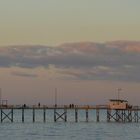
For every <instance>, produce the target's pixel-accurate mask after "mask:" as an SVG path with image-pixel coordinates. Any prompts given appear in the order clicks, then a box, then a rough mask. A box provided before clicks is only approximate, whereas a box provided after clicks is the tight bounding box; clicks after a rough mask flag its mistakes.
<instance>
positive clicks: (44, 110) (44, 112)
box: [43, 108, 46, 122]
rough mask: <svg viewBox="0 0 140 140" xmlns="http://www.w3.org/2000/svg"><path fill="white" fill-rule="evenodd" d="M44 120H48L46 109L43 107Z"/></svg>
mask: <svg viewBox="0 0 140 140" xmlns="http://www.w3.org/2000/svg"><path fill="white" fill-rule="evenodd" d="M43 121H44V122H46V109H45V108H43Z"/></svg>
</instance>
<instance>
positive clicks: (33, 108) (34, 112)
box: [33, 108, 35, 122]
mask: <svg viewBox="0 0 140 140" xmlns="http://www.w3.org/2000/svg"><path fill="white" fill-rule="evenodd" d="M33 122H35V108H33Z"/></svg>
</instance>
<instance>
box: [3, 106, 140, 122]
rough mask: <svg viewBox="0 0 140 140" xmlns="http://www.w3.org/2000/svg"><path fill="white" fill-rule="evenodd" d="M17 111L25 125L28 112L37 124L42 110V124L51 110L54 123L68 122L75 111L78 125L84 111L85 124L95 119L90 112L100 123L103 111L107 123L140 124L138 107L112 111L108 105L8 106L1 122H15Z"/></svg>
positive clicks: (4, 109)
mask: <svg viewBox="0 0 140 140" xmlns="http://www.w3.org/2000/svg"><path fill="white" fill-rule="evenodd" d="M15 110H18V111H19V116H21V117H20V120H19V121H20V122H22V123H24V122H25V121H26V120H25V118H26V111H27V110H28V111H30V112H31V113H30V114H31V118H32V122H33V123H35V122H36V111H37V110H40V112H42V115H40V116H42V122H44V123H45V122H46V118H47V117H48V116H47V111H48V110H51V111H53V113H52V116H51V117H52V118H53V121H54V122H58V121H64V122H67V121H68V117H69V116H68V113H67V112H68V111H70V110H71V111H73V112H74V114H73V118H74V121H75V122H76V123H77V122H78V121H79V115H80V113H79V111H81V110H82V111H84V112H85V122H89V118H91V117H93V116H90V115H89V111H95V114H96V115H95V118H94V119H95V121H96V122H100V119H101V117H102V116H100V113H102V111H104V112H105V116H104V117H106V121H107V122H122V123H126V122H136V123H138V122H140V114H139V112H140V107H138V106H133V107H131V108H126V109H112V108H110V107H109V106H108V105H96V106H90V105H85V106H69V105H64V106H47V105H42V106H13V105H8V106H1V107H0V113H1V115H0V122H1V123H4V122H7V121H8V122H11V123H13V122H14V118H15V117H16V113H15ZM49 117H50V116H49Z"/></svg>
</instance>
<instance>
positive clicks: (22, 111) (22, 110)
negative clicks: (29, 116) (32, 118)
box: [22, 108, 24, 123]
mask: <svg viewBox="0 0 140 140" xmlns="http://www.w3.org/2000/svg"><path fill="white" fill-rule="evenodd" d="M22 122H23V123H24V108H22Z"/></svg>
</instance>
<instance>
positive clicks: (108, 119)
mask: <svg viewBox="0 0 140 140" xmlns="http://www.w3.org/2000/svg"><path fill="white" fill-rule="evenodd" d="M110 115H111V110H110V109H107V122H110Z"/></svg>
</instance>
